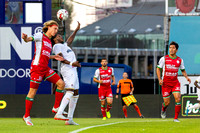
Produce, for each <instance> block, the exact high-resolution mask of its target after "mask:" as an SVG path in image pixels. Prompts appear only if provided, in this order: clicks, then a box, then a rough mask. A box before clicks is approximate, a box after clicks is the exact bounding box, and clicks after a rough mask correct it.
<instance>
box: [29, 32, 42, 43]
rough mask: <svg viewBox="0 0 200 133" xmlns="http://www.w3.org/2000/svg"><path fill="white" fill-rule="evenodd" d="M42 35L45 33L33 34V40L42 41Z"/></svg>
mask: <svg viewBox="0 0 200 133" xmlns="http://www.w3.org/2000/svg"><path fill="white" fill-rule="evenodd" d="M42 35H43V34H42V33H41V32H38V33H35V34H34V35H33V36H32V38H33V41H36V42H38V41H42Z"/></svg>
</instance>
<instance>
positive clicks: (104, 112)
mask: <svg viewBox="0 0 200 133" xmlns="http://www.w3.org/2000/svg"><path fill="white" fill-rule="evenodd" d="M101 113H102V115H103V117H106V108H105V106H104V105H101Z"/></svg>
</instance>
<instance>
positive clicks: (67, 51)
mask: <svg viewBox="0 0 200 133" xmlns="http://www.w3.org/2000/svg"><path fill="white" fill-rule="evenodd" d="M53 53H55V54H59V53H62V55H63V58H64V59H66V60H68V61H69V62H75V61H77V60H76V56H75V53H74V51H73V50H72V49H71V48H70V47H69V46H68V45H67V43H64V44H61V43H58V44H55V45H54V46H53ZM63 67H70V68H71V67H72V66H71V65H68V64H64V63H62V64H61V69H62V68H63Z"/></svg>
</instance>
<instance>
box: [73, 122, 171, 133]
mask: <svg viewBox="0 0 200 133" xmlns="http://www.w3.org/2000/svg"><path fill="white" fill-rule="evenodd" d="M159 121H172V120H168V119H167V120H166V119H165V120H163V119H161V120H143V121H121V122H114V123H108V124H102V125H95V126H89V127H84V128H80V129H78V130H74V131H71V132H70V133H78V132H81V131H84V130H87V129H90V128H95V127H102V126H108V125H113V124H118V123H125V122H159Z"/></svg>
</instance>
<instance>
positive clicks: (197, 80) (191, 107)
mask: <svg viewBox="0 0 200 133" xmlns="http://www.w3.org/2000/svg"><path fill="white" fill-rule="evenodd" d="M199 83H200V76H199V77H198V78H197V79H196V81H195V82H194V85H195V86H196V87H197V88H198V89H197V95H198V98H197V101H199V103H197V104H194V105H192V106H189V107H187V109H186V115H187V116H188V113H189V111H190V110H192V109H199V108H200V86H199Z"/></svg>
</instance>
